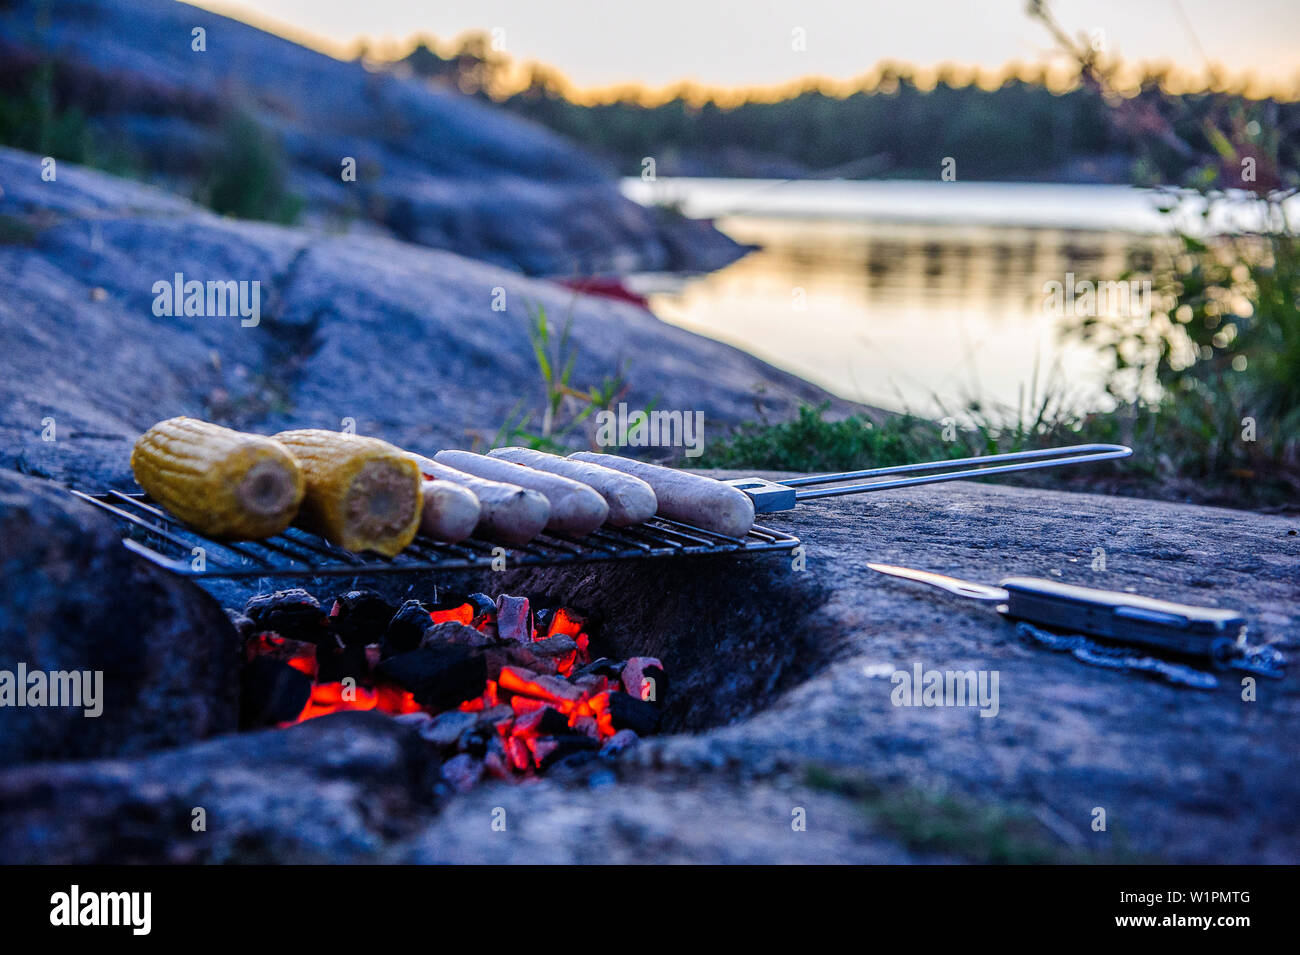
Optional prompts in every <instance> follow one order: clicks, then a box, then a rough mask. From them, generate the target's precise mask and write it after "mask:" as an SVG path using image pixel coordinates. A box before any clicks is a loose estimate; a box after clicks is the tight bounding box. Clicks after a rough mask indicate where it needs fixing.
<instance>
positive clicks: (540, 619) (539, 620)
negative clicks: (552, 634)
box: [533, 607, 555, 633]
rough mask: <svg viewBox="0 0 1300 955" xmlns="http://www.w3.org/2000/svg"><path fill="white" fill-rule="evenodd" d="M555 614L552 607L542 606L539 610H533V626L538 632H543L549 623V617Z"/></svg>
mask: <svg viewBox="0 0 1300 955" xmlns="http://www.w3.org/2000/svg"><path fill="white" fill-rule="evenodd" d="M554 616H555V608H554V607H543V608H542V609H540V610H534V611H533V626H534V627H535V628H536V629H537V632H538V633H545V632H546V630H547V628H548V627H550V625H551V618H552V617H554Z"/></svg>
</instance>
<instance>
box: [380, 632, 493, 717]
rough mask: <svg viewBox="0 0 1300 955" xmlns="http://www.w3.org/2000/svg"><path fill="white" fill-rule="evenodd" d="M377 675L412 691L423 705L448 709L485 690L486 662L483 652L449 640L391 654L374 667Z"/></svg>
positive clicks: (417, 700) (416, 699) (417, 701)
mask: <svg viewBox="0 0 1300 955" xmlns="http://www.w3.org/2000/svg"><path fill="white" fill-rule="evenodd" d="M375 676H376V677H377V678H379V679H381V680H384V681H385V682H388V683H395V684H397V685H398V686H400V687H401V688H402V689H404V690H408V691H410V693H411V695H412V696H414V697H415V702H416V703H419V704H420V705H421V706H431V707H433V708H434V709H438V710H449V709H452V708H453V707H456V706H459V705H460V704H461V703H464V702H465V701H466V700H472V699H473V698H474V697H476V696H478V695H479V694H481V693H482V692H483V689H484V687H485V686H486V685H487V664H486V662H485V661H484V659H483V655H482V654H481V653H478V652H476V651H474V650H470V649H468V648H467V647H460V646H456V645H455V644H447V645H445V646H441V647H420V648H418V649H416V650H411V651H410V652H408V653H399V654H397V655H396V656H391V657H389V658H388V659H386V660H384V661H382V662H381V663H380V664H379V666H377V667H376V668H375Z"/></svg>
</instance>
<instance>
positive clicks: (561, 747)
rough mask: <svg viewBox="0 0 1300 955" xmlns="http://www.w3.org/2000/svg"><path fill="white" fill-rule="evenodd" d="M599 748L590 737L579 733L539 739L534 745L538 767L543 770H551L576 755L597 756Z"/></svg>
mask: <svg viewBox="0 0 1300 955" xmlns="http://www.w3.org/2000/svg"><path fill="white" fill-rule="evenodd" d="M599 748H600V744H599V743H597V742H596V741H595V740H594V739H592V738H591V737H590V736H580V735H578V734H577V733H569V734H566V735H564V736H549V737H546V738H544V739H539V740H537V742H536V743H534V744H533V749H534V751H535V752H536V754H537V761H538V765H539V766H540V767H541V768H542V769H549V768H550V767H551V766H554V765H555V764H556V763H558V762H559V761H560V760H562V759H567V758H568V757H570V756H573V755H574V754H575V753H589V754H591V755H595V753H596V751H597V750H598V749H599Z"/></svg>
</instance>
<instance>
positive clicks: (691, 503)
mask: <svg viewBox="0 0 1300 955" xmlns="http://www.w3.org/2000/svg"><path fill="white" fill-rule="evenodd" d="M569 459H570V460H573V461H586V462H587V463H589V464H599V465H601V466H602V467H607V468H613V469H614V470H615V471H622V472H623V473H624V474H631V475H632V476H633V477H639V478H640V479H641V480H643V481H645V482H646V483H647V484H649V485H650V487H651V488H653V489H654V492H655V497H656V498H657V499H658V500H659V509H658V511H657V512H656V513H658V514H659V515H660V516H661V517H667V518H670V519H672V520H674V521H681V522H682V523H683V524H694V525H695V526H696V527H702V528H704V529H705V530H710V531H713V532H714V533H716V534H723V535H725V536H727V537H743V536H744V535H745V534H746V533H748V532H749V529H750V528H751V527H753V526H754V502H753V501H751V500H750V499H749V495H748V494H746V493H745V492H744V491H741V490H739V489H738V488H734V487H732V486H731V485H729V484H723V483H722V482H721V481H716V480H714V479H713V478H708V477H704V476H703V475H699V474H691V473H690V472H689V471H678V470H676V469H674V468H665V467H661V466H660V465H658V464H648V463H646V462H645V461H636V460H633V459H632V458H624V457H619V456H618V455H616V454H593V453H592V452H590V451H578V452H576V453H574V454H571V455H569Z"/></svg>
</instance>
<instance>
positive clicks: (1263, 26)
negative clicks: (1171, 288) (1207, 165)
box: [200, 0, 1300, 89]
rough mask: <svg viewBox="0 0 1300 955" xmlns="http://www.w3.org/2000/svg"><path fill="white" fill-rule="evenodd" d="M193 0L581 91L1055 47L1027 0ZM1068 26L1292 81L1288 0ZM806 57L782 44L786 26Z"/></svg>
mask: <svg viewBox="0 0 1300 955" xmlns="http://www.w3.org/2000/svg"><path fill="white" fill-rule="evenodd" d="M200 5H201V6H204V7H207V8H209V9H212V10H215V11H217V12H221V13H226V14H228V15H232V16H235V17H238V18H239V19H242V20H248V21H251V22H254V23H257V24H258V25H261V26H264V27H267V28H270V29H274V30H276V31H277V32H288V33H290V34H291V35H293V36H294V38H295V39H300V40H303V41H305V42H308V43H311V44H312V45H315V46H318V47H321V48H324V49H326V50H328V51H329V52H333V53H336V54H340V55H348V54H350V53H352V52H353V51H354V50H355V42H356V41H357V40H358V39H361V38H364V39H366V40H367V41H368V42H369V43H370V44H371V45H372V47H374V46H376V45H378V46H379V48H380V49H381V50H382V45H383V44H385V43H389V44H391V46H392V49H393V50H394V51H395V52H396V51H399V50H404V48H405V45H406V44H407V41H408V40H409V38H410V37H412V36H413V35H415V34H419V33H426V34H432V35H434V36H436V37H438V38H440V39H449V38H452V37H455V36H457V35H459V34H462V33H464V32H467V31H471V30H483V31H490V30H493V29H494V28H499V29H500V30H501V31H503V32H502V33H501V34H500V35H501V36H503V37H504V40H505V46H506V52H507V53H508V54H509V55H510V56H512V57H514V58H516V59H519V60H535V61H539V62H542V63H545V64H548V65H551V66H554V67H556V68H558V69H559V70H560V71H562V72H563V73H564V74H566V75H567V76H568V77H569V79H571V80H572V81H573V82H574V83H575V84H577V86H579V87H581V88H584V89H597V88H604V87H609V86H613V85H616V84H624V83H635V84H641V85H644V86H648V87H652V88H653V87H662V86H667V85H669V84H672V83H676V82H679V81H682V80H692V81H695V82H697V83H700V84H704V85H709V86H718V87H730V88H735V87H751V86H774V85H778V84H783V83H787V82H789V81H792V80H795V79H798V78H800V77H805V76H810V75H812V76H823V77H828V78H831V79H837V80H847V79H850V78H852V77H855V76H858V75H861V74H863V73H865V72H867V71H868V70H869V69H870V68H871V67H872V66H874V65H875V64H877V63H878V62H880V61H882V60H896V61H903V62H906V63H910V64H915V65H918V66H922V67H933V66H936V65H938V64H941V63H945V62H948V63H957V64H961V65H965V66H978V67H982V68H985V69H987V70H990V71H993V70H998V69H1000V68H1002V67H1003V66H1005V65H1006V64H1008V63H1010V62H1013V61H1018V62H1021V63H1029V64H1036V63H1041V62H1044V61H1046V60H1047V58H1048V57H1049V55H1050V53H1051V49H1052V48H1051V42H1050V40H1049V38H1048V36H1047V34H1046V32H1045V31H1044V30H1043V28H1042V27H1041V26H1040V25H1039V24H1038V23H1036V22H1033V21H1031V20H1030V19H1029V18H1028V17H1027V16H1026V15H1025V12H1024V7H1025V4H1024V0H908V2H897V0H856V2H855V0H767V2H761V0H755V2H722V0H653V2H644V3H641V2H636V0H551V2H545V3H539V2H537V0H453V2H435V3H414V2H411V0H365V2H360V3H359V2H355V0H257V2H255V3H254V2H233V3H232V2H226V0H205V2H203V3H201V4H200ZM1052 9H1053V10H1054V11H1055V13H1056V15H1057V18H1058V19H1059V20H1060V21H1061V23H1062V24H1063V25H1065V26H1066V27H1067V28H1069V29H1071V30H1073V31H1086V32H1092V31H1094V30H1100V31H1102V33H1101V36H1102V37H1103V38H1104V42H1105V44H1106V48H1107V49H1108V50H1109V51H1111V52H1115V53H1118V54H1120V55H1121V56H1123V57H1124V58H1125V59H1126V60H1131V61H1168V62H1172V63H1173V64H1175V65H1176V66H1178V67H1181V68H1182V69H1184V70H1197V71H1199V70H1201V69H1203V68H1204V66H1205V64H1206V61H1207V59H1208V60H1209V61H1213V62H1216V63H1218V64H1221V65H1222V66H1223V67H1224V68H1226V69H1227V70H1228V71H1229V73H1232V74H1242V73H1246V72H1248V71H1249V72H1252V73H1254V74H1255V75H1256V76H1257V77H1259V78H1260V79H1261V80H1265V81H1267V82H1268V83H1269V84H1270V85H1273V84H1278V85H1282V86H1284V87H1286V88H1292V87H1294V86H1295V84H1296V83H1297V82H1298V81H1300V4H1297V0H1234V2H1232V3H1223V2H1221V0H1095V2H1085V0H1056V2H1055V3H1053V4H1052ZM796 28H799V29H801V30H803V31H804V36H805V37H806V50H804V51H802V52H796V51H795V50H794V49H792V45H793V44H792V39H793V36H794V30H795V29H796Z"/></svg>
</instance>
